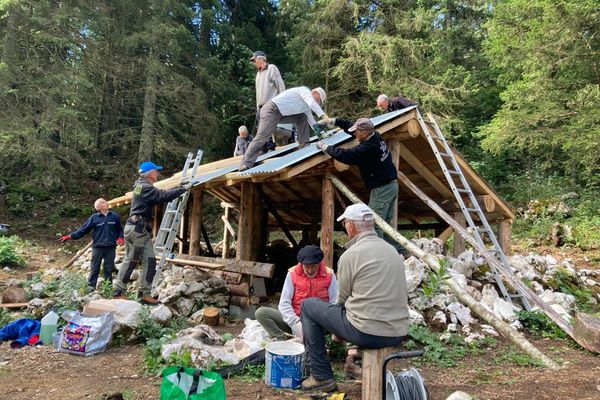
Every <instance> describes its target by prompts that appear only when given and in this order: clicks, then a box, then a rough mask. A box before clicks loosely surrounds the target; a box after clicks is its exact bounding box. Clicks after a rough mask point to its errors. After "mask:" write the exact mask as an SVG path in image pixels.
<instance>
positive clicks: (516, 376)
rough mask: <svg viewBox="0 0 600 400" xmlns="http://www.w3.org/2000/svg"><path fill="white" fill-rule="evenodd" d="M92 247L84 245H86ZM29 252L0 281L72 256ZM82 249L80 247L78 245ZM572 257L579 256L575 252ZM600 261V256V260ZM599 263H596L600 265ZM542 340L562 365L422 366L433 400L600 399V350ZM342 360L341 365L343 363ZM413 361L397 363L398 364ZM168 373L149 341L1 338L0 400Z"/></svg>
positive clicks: (488, 359) (255, 395) (146, 390)
mask: <svg viewBox="0 0 600 400" xmlns="http://www.w3.org/2000/svg"><path fill="white" fill-rule="evenodd" d="M82 245H84V243H82ZM32 250H33V251H32V254H28V259H29V265H28V266H27V268H25V269H19V270H12V271H4V270H0V286H2V282H3V281H4V280H6V279H8V278H24V277H25V275H26V273H27V272H31V271H35V270H38V269H45V268H52V267H54V268H56V267H59V266H60V265H63V264H64V263H65V262H66V261H67V260H68V259H69V258H70V257H71V254H69V253H65V252H63V251H57V250H56V247H53V246H49V247H46V246H44V245H43V244H42V245H37V246H36V247H35V249H32ZM74 250H75V248H74ZM567 256H569V257H573V255H572V254H568V255H567ZM594 261H595V260H594ZM594 261H592V263H591V264H592V265H589V264H588V265H585V267H587V268H589V267H590V266H592V268H594V267H595V268H598V264H597V263H595V262H594ZM240 329H241V327H240V325H237V326H231V327H222V328H220V329H219V332H220V333H223V332H225V331H228V330H230V331H232V333H234V334H235V333H238V332H239V331H240ZM533 342H534V344H535V345H536V346H537V347H538V348H539V349H540V350H542V351H543V352H544V353H546V354H547V355H549V356H550V357H551V358H553V359H555V360H557V361H559V362H560V363H561V364H562V365H563V368H562V369H560V370H558V371H551V370H548V369H543V368H537V367H532V366H519V365H516V364H510V363H506V362H502V361H499V360H498V358H499V357H500V356H502V355H503V354H506V353H507V352H509V351H513V348H512V346H511V345H510V344H507V343H501V344H500V345H498V347H496V348H494V349H492V350H490V351H483V352H482V354H480V355H477V356H469V357H467V358H465V359H464V360H461V361H460V363H459V365H458V366H456V367H453V368H441V367H432V366H419V367H418V369H419V371H420V373H421V375H422V376H423V377H424V379H425V381H426V385H427V387H428V389H429V392H430V395H431V399H432V400H443V399H445V398H446V397H447V396H448V395H450V394H451V393H452V392H454V391H456V390H462V391H465V392H467V393H470V394H471V395H473V396H474V398H476V399H480V400H486V399H504V400H509V399H515V400H522V399H535V400H545V399H548V400H550V399H578V400H587V399H590V400H591V399H596V400H597V399H600V356H598V355H594V354H591V353H589V352H586V351H583V350H581V349H576V348H574V347H572V346H569V345H568V343H567V342H565V341H560V340H554V339H544V340H534V341H533ZM341 366H342V365H341V364H340V363H338V364H337V365H335V366H334V367H335V368H337V369H338V370H339V369H340V368H341ZM406 366H407V365H406V364H405V365H402V364H400V363H394V366H393V368H394V370H396V371H397V370H399V369H401V368H402V367H406ZM338 383H339V388H340V391H341V392H344V393H346V399H360V395H361V386H360V383H357V382H354V381H344V380H341V381H339V382H338ZM225 386H226V390H227V398H228V399H298V398H301V396H302V394H301V393H300V392H299V391H288V390H277V389H273V388H269V387H268V386H266V385H265V384H264V382H263V381H262V380H260V379H254V378H249V377H247V376H242V377H234V378H231V379H227V380H225ZM159 387H160V378H158V377H155V376H152V375H148V374H146V373H145V371H144V355H143V347H142V346H141V345H125V346H114V347H110V348H109V349H108V350H107V351H106V352H104V353H102V354H98V355H95V356H91V357H79V356H75V355H69V354H63V353H55V352H53V351H52V349H51V348H49V347H45V346H38V347H26V348H22V349H11V348H10V346H9V345H8V343H2V344H0V400H25V399H27V400H30V399H48V400H53V399H57V400H58V399H60V400H69V399H73V400H75V399H98V400H100V399H107V398H110V395H111V394H115V393H121V394H122V395H123V398H124V399H125V400H137V399H158V398H159V392H160V389H159Z"/></svg>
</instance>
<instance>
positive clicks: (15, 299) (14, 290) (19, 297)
mask: <svg viewBox="0 0 600 400" xmlns="http://www.w3.org/2000/svg"><path fill="white" fill-rule="evenodd" d="M27 301H29V299H28V298H27V292H26V291H25V289H23V288H22V287H21V286H11V287H9V288H7V289H6V290H4V292H2V303H5V304H6V303H27Z"/></svg>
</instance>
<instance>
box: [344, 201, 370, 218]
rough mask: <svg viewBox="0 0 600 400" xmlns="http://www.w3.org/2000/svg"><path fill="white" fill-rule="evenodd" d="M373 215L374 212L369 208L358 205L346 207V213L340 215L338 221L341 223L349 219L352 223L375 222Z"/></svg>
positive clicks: (361, 204)
mask: <svg viewBox="0 0 600 400" xmlns="http://www.w3.org/2000/svg"><path fill="white" fill-rule="evenodd" d="M373 214H374V212H373V210H371V209H370V208H369V206H367V205H366V204H363V203H358V204H352V205H351V206H348V207H346V210H345V211H344V213H343V214H342V215H340V216H339V218H338V219H337V220H338V221H341V220H343V219H349V220H351V221H373Z"/></svg>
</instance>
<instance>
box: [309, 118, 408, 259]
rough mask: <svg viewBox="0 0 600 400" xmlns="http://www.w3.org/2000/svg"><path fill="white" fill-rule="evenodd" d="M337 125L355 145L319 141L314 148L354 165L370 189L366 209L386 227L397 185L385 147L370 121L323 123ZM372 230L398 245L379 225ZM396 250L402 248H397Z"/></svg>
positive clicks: (334, 120)
mask: <svg viewBox="0 0 600 400" xmlns="http://www.w3.org/2000/svg"><path fill="white" fill-rule="evenodd" d="M319 123H328V124H334V125H336V126H339V127H340V128H342V129H344V130H345V131H346V132H348V133H350V134H352V135H354V137H356V139H357V140H358V145H356V146H354V147H352V148H349V149H342V148H339V147H334V146H331V145H327V144H325V143H323V142H318V143H317V147H318V148H319V149H321V150H322V151H323V152H325V153H327V154H329V155H330V156H331V158H333V159H334V160H338V161H341V162H343V163H344V164H348V165H357V166H358V169H359V170H360V175H361V177H362V179H363V181H364V183H365V186H366V187H367V188H369V189H371V195H370V197H369V207H370V208H371V209H372V210H373V211H375V212H376V213H377V215H379V216H380V217H381V218H383V219H384V220H385V221H386V222H387V223H388V224H389V223H391V221H392V217H393V215H394V204H395V203H396V201H397V199H398V182H397V180H396V179H397V175H398V172H397V170H396V166H395V165H394V163H393V162H392V156H391V155H390V151H389V149H388V147H387V145H386V144H385V140H384V139H383V137H382V136H381V135H380V134H379V132H377V131H375V127H374V125H373V122H371V120H370V119H369V118H360V119H359V120H357V121H356V123H355V124H354V125H353V124H352V121H349V120H346V119H342V118H331V119H328V120H327V121H324V122H321V121H320V122H319ZM375 231H376V232H377V235H378V236H379V237H380V238H384V239H385V240H386V241H387V242H388V243H390V244H392V245H393V246H396V247H397V246H399V245H398V244H397V243H396V242H395V241H394V240H392V239H391V238H388V237H387V235H384V233H383V231H382V230H381V228H379V226H376V227H375ZM398 250H401V248H399V247H398Z"/></svg>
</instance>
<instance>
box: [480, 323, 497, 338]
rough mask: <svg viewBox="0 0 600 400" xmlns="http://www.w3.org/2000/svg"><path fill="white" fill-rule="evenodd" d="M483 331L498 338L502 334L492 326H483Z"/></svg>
mask: <svg viewBox="0 0 600 400" xmlns="http://www.w3.org/2000/svg"><path fill="white" fill-rule="evenodd" d="M480 328H481V331H482V332H484V333H487V334H488V335H490V336H494V337H498V336H500V334H499V333H498V332H497V331H496V329H494V328H493V327H492V326H490V325H481V326H480Z"/></svg>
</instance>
